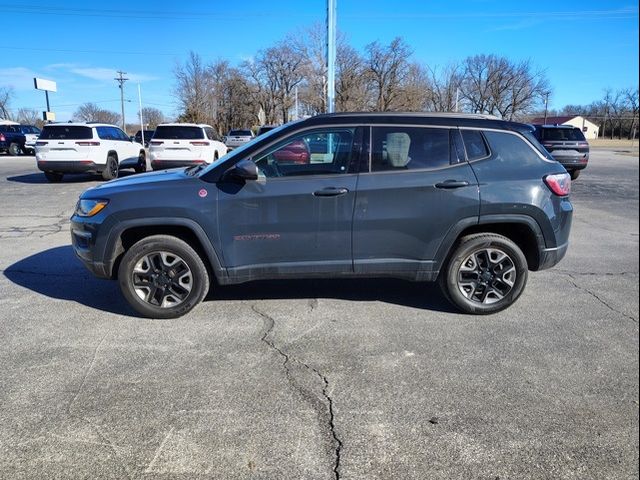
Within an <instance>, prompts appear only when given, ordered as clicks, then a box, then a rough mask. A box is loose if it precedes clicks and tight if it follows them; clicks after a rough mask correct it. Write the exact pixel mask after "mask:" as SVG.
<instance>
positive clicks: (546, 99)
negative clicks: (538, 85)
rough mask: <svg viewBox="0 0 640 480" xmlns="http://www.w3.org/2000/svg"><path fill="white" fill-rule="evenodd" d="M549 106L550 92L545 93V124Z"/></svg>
mask: <svg viewBox="0 0 640 480" xmlns="http://www.w3.org/2000/svg"><path fill="white" fill-rule="evenodd" d="M548 106H549V92H545V93H544V124H545V125H546V124H547V107H548Z"/></svg>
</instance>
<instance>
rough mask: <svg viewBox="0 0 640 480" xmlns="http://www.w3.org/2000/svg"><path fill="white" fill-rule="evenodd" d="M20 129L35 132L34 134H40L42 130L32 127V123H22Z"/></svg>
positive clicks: (25, 131)
mask: <svg viewBox="0 0 640 480" xmlns="http://www.w3.org/2000/svg"><path fill="white" fill-rule="evenodd" d="M18 128H20V131H21V132H22V133H34V134H36V135H37V134H39V133H40V130H38V129H37V128H36V127H32V126H31V125H20V127H18Z"/></svg>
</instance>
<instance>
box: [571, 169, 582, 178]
mask: <svg viewBox="0 0 640 480" xmlns="http://www.w3.org/2000/svg"><path fill="white" fill-rule="evenodd" d="M569 175H571V180H577V179H578V177H579V176H580V170H571V171H570V172H569Z"/></svg>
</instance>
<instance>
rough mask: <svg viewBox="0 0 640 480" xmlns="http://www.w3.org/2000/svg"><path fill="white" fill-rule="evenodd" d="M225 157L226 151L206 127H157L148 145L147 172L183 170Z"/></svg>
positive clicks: (174, 125) (169, 124)
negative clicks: (148, 163)
mask: <svg viewBox="0 0 640 480" xmlns="http://www.w3.org/2000/svg"><path fill="white" fill-rule="evenodd" d="M226 154H227V147H226V146H225V144H224V143H222V139H221V138H220V136H219V135H218V134H217V132H216V131H215V130H214V129H213V128H212V127H211V126H210V125H204V124H195V123H164V124H162V125H158V127H157V128H156V130H155V133H154V134H153V139H152V140H151V141H150V142H149V158H150V159H151V168H153V169H154V170H160V169H164V168H175V167H184V166H190V165H198V164H208V163H212V162H215V161H216V160H218V159H219V158H220V157H223V156H224V155H226Z"/></svg>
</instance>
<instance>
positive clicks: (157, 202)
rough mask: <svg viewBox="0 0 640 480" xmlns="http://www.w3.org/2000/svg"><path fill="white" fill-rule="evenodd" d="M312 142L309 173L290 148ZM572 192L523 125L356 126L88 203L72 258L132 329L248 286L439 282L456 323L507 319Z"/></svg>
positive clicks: (398, 122)
mask: <svg viewBox="0 0 640 480" xmlns="http://www.w3.org/2000/svg"><path fill="white" fill-rule="evenodd" d="M321 138H322V139H324V142H325V145H324V148H323V149H322V150H323V151H322V152H321V153H311V154H310V159H309V162H308V163H304V164H299V163H289V162H286V163H280V162H279V161H278V160H277V158H278V152H281V151H283V150H285V149H287V148H288V147H289V146H290V145H291V144H293V143H296V142H304V143H305V144H308V142H309V140H310V139H315V141H316V142H317V143H318V142H319V141H320V139H321ZM570 188H571V179H570V177H569V174H568V173H567V172H566V170H565V169H564V168H563V167H562V165H560V164H559V163H558V162H556V161H554V160H553V158H551V157H550V156H549V154H548V153H547V152H546V151H545V150H544V148H542V146H540V144H539V143H538V141H537V140H536V138H535V136H534V135H533V128H532V127H531V126H530V125H523V124H519V123H512V122H506V121H502V120H497V119H489V118H486V117H483V116H481V115H445V114H394V113H380V114H375V113H358V114H354V113H352V114H332V115H319V116H316V117H312V118H308V119H305V120H302V121H300V122H294V123H290V124H287V125H283V126H282V127H279V128H277V129H275V130H272V131H271V132H269V133H267V134H265V135H264V136H261V137H260V138H258V139H256V141H254V142H251V143H248V144H246V145H245V146H243V147H240V148H238V149H237V150H235V151H234V152H232V153H230V154H229V155H227V156H226V157H225V158H222V159H220V161H218V162H216V163H214V164H212V165H204V164H203V165H198V166H193V167H190V168H186V169H175V170H171V171H166V172H156V173H153V174H146V175H143V176H137V177H130V178H124V179H120V180H117V181H114V182H110V183H107V184H104V185H101V186H99V187H98V188H93V189H89V190H87V191H85V192H84V193H83V194H82V195H81V196H80V200H79V202H78V205H77V209H76V211H75V214H74V215H73V217H72V218H71V237H72V243H73V248H74V250H75V252H76V254H77V256H78V257H79V258H80V259H81V260H82V261H83V262H84V264H85V265H86V266H87V268H88V269H89V270H91V271H92V272H93V273H94V274H95V275H97V276H99V277H105V278H117V279H118V281H119V284H120V288H121V290H122V293H123V295H124V296H125V298H126V299H127V300H128V302H129V303H130V304H131V305H132V306H133V308H135V309H136V310H137V311H138V312H139V313H140V314H141V315H144V316H148V317H155V318H173V317H177V316H180V315H183V314H185V313H187V312H188V311H190V310H191V309H192V308H194V307H195V306H196V305H197V304H198V303H199V302H200V301H201V300H202V299H203V298H204V296H205V295H206V294H207V291H208V290H209V286H210V285H226V284H233V283H241V282H247V281H252V280H260V279H274V278H318V277H337V278H345V277H397V278H401V279H406V280H413V281H436V280H437V281H438V282H439V283H440V285H441V287H442V289H443V291H444V292H445V294H446V296H447V298H449V299H450V301H451V302H452V303H453V304H454V305H455V306H456V307H458V308H459V309H460V310H462V311H463V312H468V313H478V314H487V313H492V312H497V311H499V310H502V309H504V308H506V307H508V306H510V305H511V304H513V303H514V302H515V301H516V300H517V299H518V297H519V296H520V294H521V293H522V291H523V289H524V288H525V284H526V282H527V276H528V271H529V270H532V271H535V270H542V269H546V268H549V267H551V266H553V265H555V264H556V263H558V262H559V261H560V260H561V259H562V258H563V257H564V255H565V253H566V251H567V248H568V239H569V231H570V227H571V218H572V213H573V207H572V205H571V201H570V199H569V192H570Z"/></svg>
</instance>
